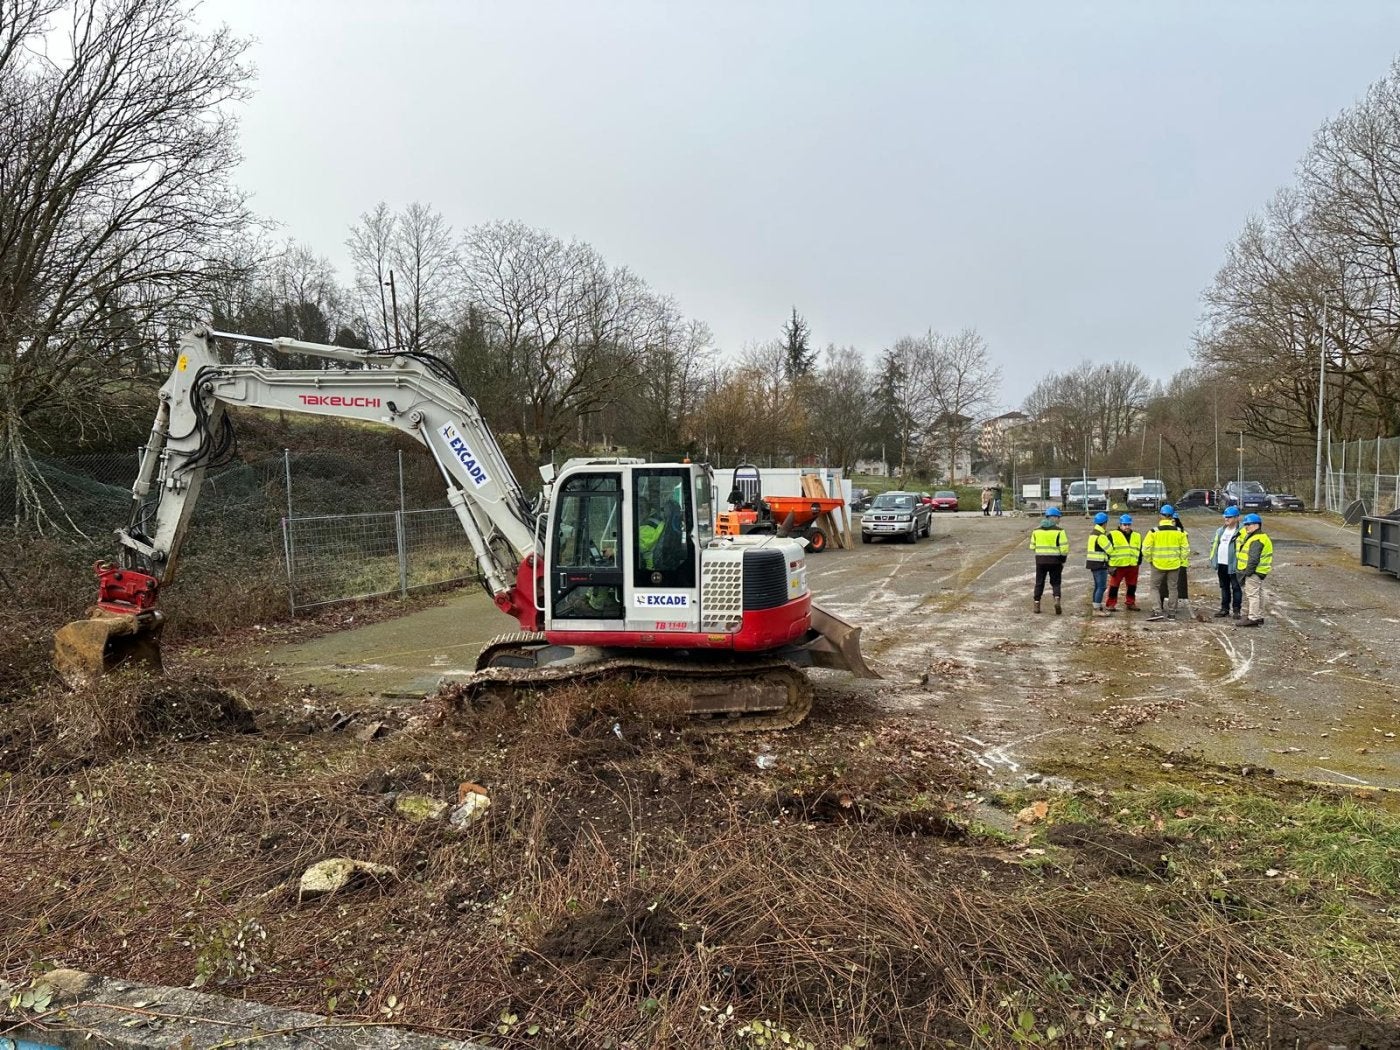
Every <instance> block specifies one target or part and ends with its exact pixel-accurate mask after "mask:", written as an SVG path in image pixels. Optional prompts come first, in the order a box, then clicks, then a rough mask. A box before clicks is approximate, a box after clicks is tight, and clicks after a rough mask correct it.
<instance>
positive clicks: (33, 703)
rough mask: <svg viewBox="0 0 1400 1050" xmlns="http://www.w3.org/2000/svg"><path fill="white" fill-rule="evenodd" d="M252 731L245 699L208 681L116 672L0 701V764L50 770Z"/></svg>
mask: <svg viewBox="0 0 1400 1050" xmlns="http://www.w3.org/2000/svg"><path fill="white" fill-rule="evenodd" d="M257 728H258V726H257V722H256V720H255V719H254V717H253V712H252V709H251V708H250V707H249V705H248V702H247V701H246V700H244V699H243V698H242V697H241V696H240V695H238V694H237V693H235V692H232V691H230V690H227V689H223V688H221V687H219V686H218V685H216V684H214V683H212V682H207V681H201V680H198V679H192V680H189V681H183V682H181V681H172V680H168V679H162V680H156V681H152V680H150V679H146V678H140V677H128V676H123V675H116V676H113V677H111V678H109V679H104V680H103V681H101V682H98V683H96V684H94V685H93V686H91V687H90V688H86V689H81V690H77V691H74V692H68V691H66V690H63V689H60V688H58V687H53V688H50V689H47V690H44V691H43V692H40V693H37V694H35V695H34V696H32V697H30V698H28V699H26V700H23V701H19V702H16V703H12V704H7V705H3V706H0V769H5V770H18V769H21V768H25V767H30V766H32V767H36V768H37V769H38V770H41V771H49V772H56V771H58V770H61V769H64V768H68V767H72V766H83V765H90V764H92V763H94V762H100V761H105V760H107V759H110V758H112V757H114V756H116V755H118V754H121V753H122V752H124V751H127V750H129V749H131V748H132V747H135V746H138V745H143V744H148V743H152V742H156V741H162V740H176V741H187V740H198V739H205V738H208V737H210V736H214V735H223V734H231V733H253V732H256V731H257Z"/></svg>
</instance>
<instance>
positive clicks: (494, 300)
mask: <svg viewBox="0 0 1400 1050" xmlns="http://www.w3.org/2000/svg"><path fill="white" fill-rule="evenodd" d="M460 261H461V266H462V277H463V282H464V284H465V287H466V290H467V297H468V300H469V301H470V304H471V308H472V310H473V311H474V315H475V317H476V318H477V319H478V322H479V324H480V325H481V328H482V333H483V335H484V339H483V340H482V343H481V350H482V352H483V353H485V354H487V355H489V356H490V358H491V359H492V361H493V362H494V365H493V368H494V369H495V371H496V373H497V374H499V375H503V376H504V377H506V380H507V383H508V385H509V388H510V389H512V390H513V391H514V397H513V399H512V405H511V411H512V412H513V414H514V416H515V421H514V427H513V429H515V430H516V431H517V432H518V434H519V438H520V441H521V445H522V449H523V450H524V452H525V453H526V454H529V455H536V456H542V455H546V454H549V453H552V452H553V450H554V449H555V448H557V447H558V446H559V444H560V443H561V442H562V441H563V440H564V439H565V438H566V436H567V435H568V433H569V431H570V429H571V428H572V427H574V426H575V425H576V421H577V420H578V418H579V416H581V415H588V414H591V413H594V412H596V411H598V410H599V409H601V408H602V407H604V406H606V405H608V404H611V403H612V402H613V401H614V400H615V399H616V398H617V396H618V392H619V389H620V387H621V385H622V383H624V382H625V381H626V379H627V378H628V376H629V375H633V374H635V365H636V362H637V360H638V358H639V355H640V353H641V350H640V348H641V347H642V346H644V345H646V344H647V342H648V341H649V340H650V339H651V338H652V336H653V334H654V331H655V328H656V325H657V315H656V312H655V311H654V310H653V309H651V304H652V302H653V300H652V297H651V293H650V292H649V291H648V290H647V288H646V285H645V284H644V283H643V282H642V281H641V280H640V279H639V278H637V277H636V276H635V275H634V274H631V273H630V272H628V271H627V270H621V269H619V270H610V269H609V268H608V267H607V265H606V264H605V263H604V261H603V259H602V257H601V256H599V254H598V253H597V252H596V251H594V249H593V248H591V247H590V246H588V245H586V244H582V243H579V242H577V241H575V242H570V243H565V242H563V241H561V240H559V239H558V238H557V237H554V236H552V235H551V234H548V233H545V232H544V231H541V230H534V229H530V228H529V227H527V226H524V225H522V224H520V223H514V222H497V223H488V224H486V225H484V226H478V227H475V228H473V229H471V230H469V231H468V232H467V234H466V235H465V237H464V238H463V240H462V243H461V251H460Z"/></svg>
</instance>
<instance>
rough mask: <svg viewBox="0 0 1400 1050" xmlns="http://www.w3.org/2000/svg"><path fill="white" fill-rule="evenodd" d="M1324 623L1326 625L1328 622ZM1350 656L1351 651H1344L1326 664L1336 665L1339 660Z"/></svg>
mask: <svg viewBox="0 0 1400 1050" xmlns="http://www.w3.org/2000/svg"><path fill="white" fill-rule="evenodd" d="M1323 622H1324V623H1325V622H1326V621H1323ZM1350 655H1351V650H1349V649H1344V650H1342V651H1341V652H1340V653H1338V654H1337V655H1336V656H1334V657H1332V658H1331V659H1329V660H1327V661H1326V663H1329V664H1334V663H1336V662H1337V661H1338V660H1341V659H1344V658H1346V657H1348V656H1350Z"/></svg>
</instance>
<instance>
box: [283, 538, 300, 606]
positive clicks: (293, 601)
mask: <svg viewBox="0 0 1400 1050" xmlns="http://www.w3.org/2000/svg"><path fill="white" fill-rule="evenodd" d="M282 551H283V554H284V555H285V556H286V559H287V607H288V608H289V609H290V610H291V613H292V615H293V616H295V615H296V614H297V585H296V573H295V571H294V570H293V568H292V520H291V519H290V518H283V519H282Z"/></svg>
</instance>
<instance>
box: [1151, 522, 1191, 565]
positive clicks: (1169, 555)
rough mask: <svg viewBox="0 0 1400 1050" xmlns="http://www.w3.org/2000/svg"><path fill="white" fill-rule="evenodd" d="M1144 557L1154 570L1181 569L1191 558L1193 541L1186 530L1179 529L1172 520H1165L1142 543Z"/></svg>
mask: <svg viewBox="0 0 1400 1050" xmlns="http://www.w3.org/2000/svg"><path fill="white" fill-rule="evenodd" d="M1142 556H1143V558H1144V559H1146V560H1148V561H1150V562H1151V563H1152V567H1153V568H1154V569H1162V570H1164V571H1165V570H1169V569H1180V568H1181V567H1182V566H1184V565H1185V564H1186V563H1187V562H1188V561H1189V560H1190V558H1191V541H1190V540H1189V539H1187V536H1186V530H1185V529H1178V528H1177V527H1176V524H1175V523H1174V522H1173V521H1172V520H1171V518H1163V519H1162V520H1161V521H1159V522H1158V523H1157V527H1156V528H1155V529H1153V530H1152V531H1151V532H1149V533H1148V534H1147V538H1146V539H1144V540H1143V541H1142Z"/></svg>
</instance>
